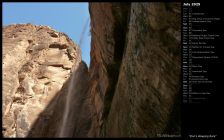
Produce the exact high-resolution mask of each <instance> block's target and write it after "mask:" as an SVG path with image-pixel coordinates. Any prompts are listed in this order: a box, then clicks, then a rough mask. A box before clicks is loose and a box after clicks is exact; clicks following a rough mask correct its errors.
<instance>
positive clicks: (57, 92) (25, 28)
mask: <svg viewBox="0 0 224 140" xmlns="http://www.w3.org/2000/svg"><path fill="white" fill-rule="evenodd" d="M2 65H3V73H2V74H3V100H2V103H3V109H2V115H3V135H4V137H26V136H28V135H29V136H36V135H35V134H36V133H37V136H38V137H41V136H45V134H46V133H47V135H46V136H48V135H49V136H54V135H55V132H51V131H56V128H58V126H60V125H61V120H62V118H63V114H64V108H65V105H64V104H65V103H66V99H65V98H66V96H67V93H68V92H67V90H68V86H67V85H68V83H69V84H74V85H73V87H77V90H79V87H78V83H71V82H70V79H72V78H71V76H72V75H78V76H76V77H78V78H79V79H81V78H80V76H81V77H82V78H83V80H82V81H83V82H82V81H81V83H82V84H85V81H86V80H85V77H88V69H87V67H86V65H85V64H84V63H83V62H82V61H81V52H80V48H79V47H78V46H77V45H76V44H74V43H73V42H72V40H71V39H69V37H68V36H67V35H65V34H64V33H60V32H57V31H55V30H53V29H51V28H50V27H47V26H35V25H31V24H17V25H9V26H6V27H3V64H2ZM77 71H78V74H74V73H77ZM66 84H67V85H66ZM63 85H64V86H63ZM74 91H75V90H74ZM71 98H72V99H74V97H71ZM72 99H71V100H72ZM55 112H58V114H55ZM52 118H54V119H52ZM52 121H55V122H54V125H52V124H53V123H50V122H52ZM38 122H41V123H39V124H41V125H40V126H39V127H38V125H37V124H38ZM53 126H56V127H55V128H54V129H48V128H51V127H53Z"/></svg>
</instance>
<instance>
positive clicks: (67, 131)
mask: <svg viewBox="0 0 224 140" xmlns="http://www.w3.org/2000/svg"><path fill="white" fill-rule="evenodd" d="M77 75H78V73H77V72H76V69H75V70H74V71H73V73H72V75H71V80H70V81H69V87H68V92H67V95H66V100H65V107H64V113H63V119H62V124H61V127H60V128H59V134H58V135H59V137H72V131H73V129H74V124H73V123H71V122H72V121H71V119H72V117H73V116H72V114H71V113H72V112H71V111H70V107H71V106H72V105H71V103H72V99H74V98H73V96H74V94H75V91H74V90H73V88H74V86H75V85H76V84H75V79H77Z"/></svg>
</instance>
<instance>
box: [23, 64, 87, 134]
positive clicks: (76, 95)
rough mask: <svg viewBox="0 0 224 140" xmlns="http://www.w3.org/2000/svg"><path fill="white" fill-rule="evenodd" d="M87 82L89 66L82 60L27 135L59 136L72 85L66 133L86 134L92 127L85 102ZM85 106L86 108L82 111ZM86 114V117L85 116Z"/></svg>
mask: <svg viewBox="0 0 224 140" xmlns="http://www.w3.org/2000/svg"><path fill="white" fill-rule="evenodd" d="M72 76H75V79H74V80H72ZM71 80H72V81H71ZM87 82H88V68H87V66H86V64H85V63H83V62H81V63H80V64H79V66H78V68H77V69H76V70H74V72H73V73H72V74H71V76H70V77H69V79H68V80H67V81H66V82H65V83H64V85H63V86H62V88H61V90H60V91H58V92H57V93H56V95H55V97H54V98H53V99H52V100H51V101H50V103H49V104H48V105H47V107H46V108H45V109H44V111H43V112H42V113H40V115H39V116H38V118H37V120H36V121H35V123H34V124H33V125H32V128H31V129H30V131H29V133H28V135H27V137H59V132H60V130H61V126H62V123H63V122H62V121H63V116H64V115H65V107H68V106H66V102H67V99H68V98H66V96H67V94H68V92H69V88H71V87H70V86H73V87H72V93H71V98H70V101H71V102H69V107H70V108H69V114H68V116H69V118H67V119H68V120H67V122H66V125H65V126H66V131H69V132H66V135H67V136H68V137H73V136H76V137H82V136H86V135H87V132H88V131H87V130H88V129H89V127H90V118H89V117H90V115H89V114H88V111H89V110H88V106H87V104H85V101H86V99H87V95H86V93H87V92H86V91H87V90H86V89H87ZM84 108H85V110H84V111H82V110H83V109H84ZM85 115H86V117H85V118H83V116H85ZM80 117H81V118H80ZM68 121H70V122H68Z"/></svg>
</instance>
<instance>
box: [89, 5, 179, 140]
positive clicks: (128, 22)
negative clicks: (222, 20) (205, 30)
mask: <svg viewBox="0 0 224 140" xmlns="http://www.w3.org/2000/svg"><path fill="white" fill-rule="evenodd" d="M90 16H91V32H92V42H91V45H92V49H91V64H90V78H91V79H90V87H89V92H90V95H91V97H92V98H91V99H92V104H93V109H92V110H93V113H92V125H91V129H90V131H89V133H88V136H90V137H159V136H161V135H162V134H176V135H177V136H178V135H179V134H180V111H179V108H178V107H179V106H180V102H179V101H180V71H181V68H180V66H181V64H180V56H181V55H180V48H181V47H180V25H181V23H180V21H181V20H180V17H181V15H180V4H178V3H131V4H122V3H91V4H90ZM174 104H175V105H174ZM174 120H175V121H174Z"/></svg>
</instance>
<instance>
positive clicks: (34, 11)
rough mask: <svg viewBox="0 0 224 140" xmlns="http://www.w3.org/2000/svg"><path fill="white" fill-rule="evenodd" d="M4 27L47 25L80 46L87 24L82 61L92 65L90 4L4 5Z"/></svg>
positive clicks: (82, 46)
mask: <svg viewBox="0 0 224 140" xmlns="http://www.w3.org/2000/svg"><path fill="white" fill-rule="evenodd" d="M2 7H3V25H9V24H15V23H32V24H35V25H47V26H50V27H52V28H54V29H55V30H57V31H59V32H64V33H65V34H67V35H68V36H69V37H70V38H71V39H72V40H73V41H74V42H75V43H76V44H79V42H80V37H81V34H82V32H83V28H84V26H85V24H86V22H88V23H87V29H86V30H85V33H84V36H83V41H82V44H81V46H80V47H81V50H82V59H83V60H84V61H85V62H86V64H87V65H88V66H89V63H90V40H91V36H90V23H89V22H90V20H89V10H88V3H86V2H85V3H75V2H69V3H34V2H31V3H21V2H20V3H16V2H15V3H11V2H10V3H3V6H2Z"/></svg>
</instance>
